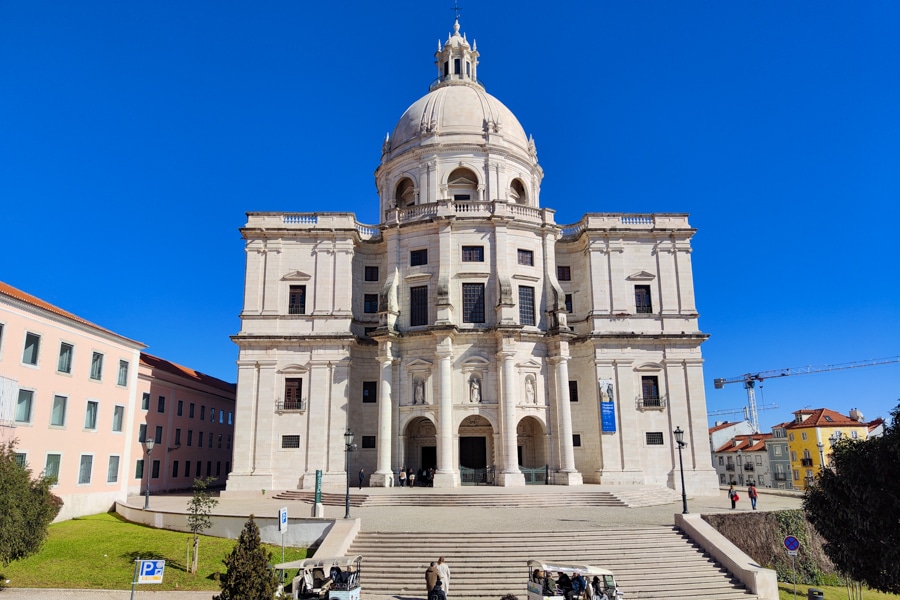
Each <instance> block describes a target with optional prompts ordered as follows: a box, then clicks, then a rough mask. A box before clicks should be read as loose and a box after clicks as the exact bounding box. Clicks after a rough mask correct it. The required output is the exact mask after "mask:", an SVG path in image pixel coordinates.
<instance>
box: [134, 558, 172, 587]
mask: <svg viewBox="0 0 900 600" xmlns="http://www.w3.org/2000/svg"><path fill="white" fill-rule="evenodd" d="M165 570H166V561H164V560H142V561H140V566H139V567H138V579H137V583H162V581H163V571H165Z"/></svg>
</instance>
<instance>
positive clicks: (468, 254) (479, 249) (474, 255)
mask: <svg viewBox="0 0 900 600" xmlns="http://www.w3.org/2000/svg"><path fill="white" fill-rule="evenodd" d="M462 261H463V262H484V246H463V247H462Z"/></svg>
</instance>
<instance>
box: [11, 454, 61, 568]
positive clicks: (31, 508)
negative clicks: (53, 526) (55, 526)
mask: <svg viewBox="0 0 900 600" xmlns="http://www.w3.org/2000/svg"><path fill="white" fill-rule="evenodd" d="M54 482H55V480H54V479H53V478H50V477H46V476H44V475H40V476H39V477H36V478H34V477H32V475H31V469H29V468H28V467H27V466H26V465H24V464H20V462H19V460H18V457H17V456H16V441H15V440H13V441H12V442H9V443H5V444H4V443H0V566H6V565H8V564H9V563H11V562H12V561H14V560H17V559H19V558H24V557H26V556H29V555H31V554H34V553H36V552H38V551H39V550H40V549H41V546H42V545H43V544H44V540H46V539H47V528H48V527H49V526H50V523H52V522H53V519H55V518H56V515H58V514H59V510H60V509H61V508H62V504H63V503H62V500H60V499H59V497H57V496H55V495H53V494H51V493H50V486H51V485H53V483H54Z"/></svg>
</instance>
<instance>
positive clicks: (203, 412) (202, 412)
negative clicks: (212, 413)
mask: <svg viewBox="0 0 900 600" xmlns="http://www.w3.org/2000/svg"><path fill="white" fill-rule="evenodd" d="M200 420H201V421H205V420H206V407H205V406H203V405H202V404H201V405H200Z"/></svg>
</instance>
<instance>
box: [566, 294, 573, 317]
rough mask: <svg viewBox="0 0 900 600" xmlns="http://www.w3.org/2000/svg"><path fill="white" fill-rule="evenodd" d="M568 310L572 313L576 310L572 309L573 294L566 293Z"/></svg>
mask: <svg viewBox="0 0 900 600" xmlns="http://www.w3.org/2000/svg"><path fill="white" fill-rule="evenodd" d="M566 312H567V313H570V314H571V313H573V312H575V311H574V310H573V309H572V294H566Z"/></svg>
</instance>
